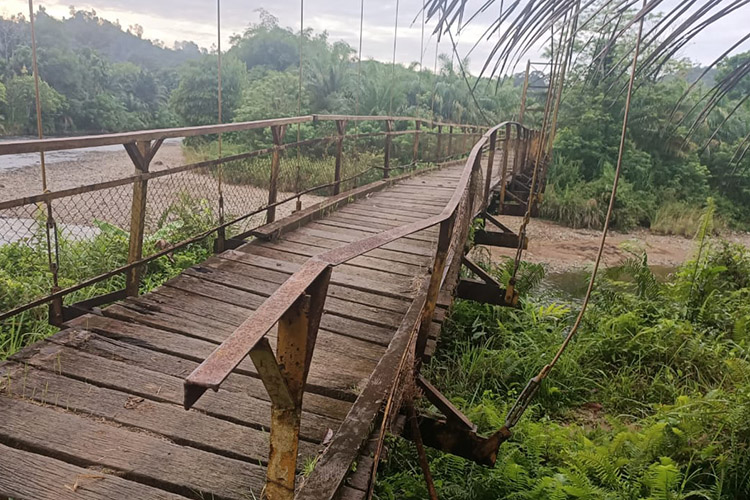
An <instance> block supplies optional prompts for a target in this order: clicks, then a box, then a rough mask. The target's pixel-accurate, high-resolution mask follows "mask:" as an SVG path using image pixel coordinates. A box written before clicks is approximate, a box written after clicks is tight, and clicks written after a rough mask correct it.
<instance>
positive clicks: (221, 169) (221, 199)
mask: <svg viewBox="0 0 750 500" xmlns="http://www.w3.org/2000/svg"><path fill="white" fill-rule="evenodd" d="M216 55H217V66H218V67H217V74H218V90H219V93H218V107H219V112H218V119H219V125H221V124H222V123H223V118H222V106H223V105H222V88H221V87H222V84H221V0H216ZM221 139H222V133H221V132H219V159H221V158H222V149H221V146H222V144H221ZM217 182H218V185H219V186H218V187H219V224H224V162H221V163H219V170H218V181H217ZM224 238H225V234H224V232H222V233H220V234H219V239H220V240H222V242H221V243H220V245H223V240H224Z"/></svg>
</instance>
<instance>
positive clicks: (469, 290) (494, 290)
mask: <svg viewBox="0 0 750 500" xmlns="http://www.w3.org/2000/svg"><path fill="white" fill-rule="evenodd" d="M461 263H462V264H463V265H464V266H466V267H467V268H468V269H469V270H470V271H471V272H472V273H474V274H476V275H477V276H478V277H479V278H480V279H481V280H482V281H478V280H473V279H466V278H464V279H461V281H459V282H458V286H457V287H456V296H457V297H458V298H461V299H467V300H473V301H475V302H482V303H484V304H492V305H495V306H504V307H515V306H516V305H517V304H518V297H517V295H516V294H515V293H514V292H513V293H512V295H511V296H510V299H511V300H508V291H507V290H506V289H505V288H504V287H503V285H502V284H501V283H500V282H498V281H497V280H496V279H495V278H493V277H492V276H490V274H489V273H487V271H485V270H484V269H482V268H481V267H479V266H478V265H477V264H476V263H475V262H473V261H472V260H471V259H469V258H468V257H466V256H463V257H462V259H461ZM514 299H515V300H514Z"/></svg>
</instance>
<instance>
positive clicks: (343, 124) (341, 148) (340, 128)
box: [333, 120, 346, 196]
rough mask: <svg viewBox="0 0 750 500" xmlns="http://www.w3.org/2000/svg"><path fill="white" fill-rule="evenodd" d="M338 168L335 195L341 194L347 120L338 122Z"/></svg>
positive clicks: (335, 172)
mask: <svg viewBox="0 0 750 500" xmlns="http://www.w3.org/2000/svg"><path fill="white" fill-rule="evenodd" d="M336 132H337V133H338V138H337V139H336V166H335V167H334V171H333V195H334V196H335V195H337V194H339V193H340V192H341V165H342V163H343V161H344V160H343V156H344V135H345V134H346V120H336Z"/></svg>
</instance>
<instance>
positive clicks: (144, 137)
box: [0, 115, 484, 156]
mask: <svg viewBox="0 0 750 500" xmlns="http://www.w3.org/2000/svg"><path fill="white" fill-rule="evenodd" d="M336 120H348V121H389V120H390V121H398V122H404V121H419V122H421V123H424V124H426V125H430V126H437V125H451V126H454V127H462V128H464V127H466V128H468V127H473V128H479V129H482V128H484V127H481V126H477V125H467V124H447V123H442V122H433V121H432V120H427V119H423V118H417V117H406V116H378V115H372V116H355V115H305V116H293V117H290V118H274V119H271V120H254V121H248V122H237V123H225V124H221V125H198V126H193V127H177V128H165V129H152V130H139V131H135V132H119V133H114V134H98V135H85V136H78V137H63V138H51V139H32V140H20V141H8V142H2V143H0V156H5V155H12V154H22V153H41V152H49V151H64V150H69V149H78V148H89V147H98V146H114V145H123V144H127V143H135V142H140V141H156V140H164V139H175V138H180V137H195V136H199V135H212V134H219V133H227V132H241V131H246V130H257V129H262V128H267V127H277V126H283V125H293V124H297V123H307V122H312V121H336Z"/></svg>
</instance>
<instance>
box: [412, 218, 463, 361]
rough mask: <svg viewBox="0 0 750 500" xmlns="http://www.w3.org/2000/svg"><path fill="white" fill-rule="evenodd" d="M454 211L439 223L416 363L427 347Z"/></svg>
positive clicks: (417, 346)
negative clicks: (438, 233)
mask: <svg viewBox="0 0 750 500" xmlns="http://www.w3.org/2000/svg"><path fill="white" fill-rule="evenodd" d="M456 213H457V212H453V215H452V216H451V217H450V218H448V219H446V220H444V221H443V222H441V223H440V235H439V236H438V244H437V251H436V252H435V260H434V261H433V265H432V271H431V274H430V284H429V285H428V287H427V299H426V301H425V305H424V309H423V310H422V318H421V319H420V323H419V332H418V333H417V345H416V348H415V351H414V359H415V360H417V363H419V361H420V360H421V359H422V357H423V356H424V351H425V348H426V347H427V339H428V338H429V335H430V326H431V325H432V317H433V315H434V313H435V307H436V306H437V300H438V294H439V293H440V286H441V285H442V282H443V270H444V269H445V263H446V261H447V259H448V250H449V249H450V245H451V236H452V235H453V227H454V223H455V221H456Z"/></svg>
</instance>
